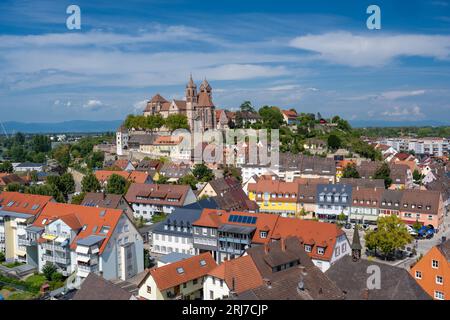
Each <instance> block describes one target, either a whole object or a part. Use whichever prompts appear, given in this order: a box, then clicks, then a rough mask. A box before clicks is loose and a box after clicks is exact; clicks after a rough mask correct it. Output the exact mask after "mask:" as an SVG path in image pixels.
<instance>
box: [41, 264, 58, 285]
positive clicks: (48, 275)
mask: <svg viewBox="0 0 450 320" xmlns="http://www.w3.org/2000/svg"><path fill="white" fill-rule="evenodd" d="M57 271H58V269H57V268H56V266H55V265H54V264H52V263H47V264H46V265H45V266H44V267H43V268H42V273H43V274H44V277H45V279H47V280H48V281H51V280H52V276H53V274H54V273H56V272H57Z"/></svg>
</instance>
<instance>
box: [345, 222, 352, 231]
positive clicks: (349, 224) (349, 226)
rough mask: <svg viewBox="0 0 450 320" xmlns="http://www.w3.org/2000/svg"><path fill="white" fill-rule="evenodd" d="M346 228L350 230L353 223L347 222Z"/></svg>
mask: <svg viewBox="0 0 450 320" xmlns="http://www.w3.org/2000/svg"><path fill="white" fill-rule="evenodd" d="M344 228H345V229H347V230H349V229H351V228H352V224H351V223H346V224H345V225H344Z"/></svg>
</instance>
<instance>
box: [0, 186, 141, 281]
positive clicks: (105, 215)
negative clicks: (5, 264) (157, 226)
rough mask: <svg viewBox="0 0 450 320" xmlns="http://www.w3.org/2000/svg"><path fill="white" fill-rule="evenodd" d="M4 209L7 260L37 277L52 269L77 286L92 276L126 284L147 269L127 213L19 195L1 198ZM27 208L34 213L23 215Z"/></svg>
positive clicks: (2, 195) (139, 238)
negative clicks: (22, 265) (30, 268)
mask: <svg viewBox="0 0 450 320" xmlns="http://www.w3.org/2000/svg"><path fill="white" fill-rule="evenodd" d="M37 197H39V198H37ZM0 205H1V209H0V212H1V213H2V217H3V222H4V223H3V229H4V234H5V244H6V246H5V247H6V252H7V254H6V256H7V258H10V259H14V260H17V261H23V262H26V263H27V264H29V265H32V266H35V267H37V269H38V270H39V271H42V269H43V267H44V266H45V265H46V264H47V263H51V264H54V265H55V266H56V267H57V269H58V271H59V272H61V273H62V274H63V275H65V276H70V275H73V274H75V275H76V277H75V279H76V280H77V281H82V280H83V279H84V278H86V276H87V275H88V274H89V273H90V272H95V273H98V274H101V275H102V276H103V277H104V278H105V279H122V280H126V279H129V278H131V277H133V276H135V275H136V274H138V273H140V272H142V271H143V269H144V257H143V250H144V249H143V239H142V236H141V235H140V233H139V232H138V230H137V229H136V227H135V226H134V224H133V222H132V221H131V220H130V218H129V217H128V216H127V214H126V213H125V212H124V211H123V210H118V209H107V208H101V207H91V206H82V205H72V204H62V203H56V202H53V201H52V199H51V197H43V196H33V195H28V194H26V195H24V194H20V193H16V192H14V193H7V192H3V193H1V194H0ZM28 207H30V208H31V210H34V211H35V212H32V213H30V212H29V213H24V212H26V209H27V208H28Z"/></svg>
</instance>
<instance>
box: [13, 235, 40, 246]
mask: <svg viewBox="0 0 450 320" xmlns="http://www.w3.org/2000/svg"><path fill="white" fill-rule="evenodd" d="M17 242H18V244H19V246H20V247H27V246H32V245H35V244H36V241H34V240H32V239H30V238H28V237H27V236H18V237H17Z"/></svg>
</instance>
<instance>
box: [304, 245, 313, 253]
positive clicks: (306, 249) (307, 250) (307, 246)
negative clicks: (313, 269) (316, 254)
mask: <svg viewBox="0 0 450 320" xmlns="http://www.w3.org/2000/svg"><path fill="white" fill-rule="evenodd" d="M305 251H306V252H311V251H312V247H311V246H310V245H309V244H305Z"/></svg>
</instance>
